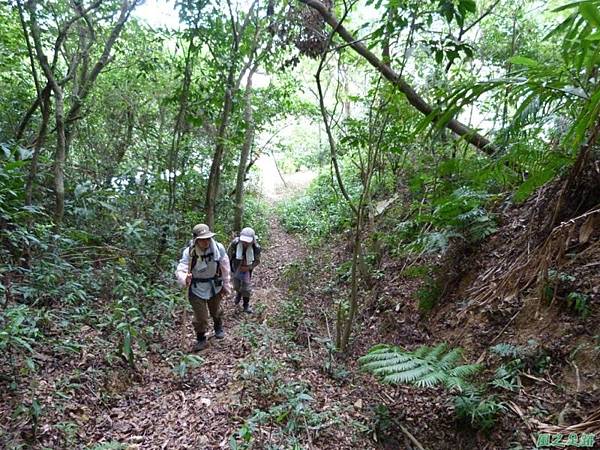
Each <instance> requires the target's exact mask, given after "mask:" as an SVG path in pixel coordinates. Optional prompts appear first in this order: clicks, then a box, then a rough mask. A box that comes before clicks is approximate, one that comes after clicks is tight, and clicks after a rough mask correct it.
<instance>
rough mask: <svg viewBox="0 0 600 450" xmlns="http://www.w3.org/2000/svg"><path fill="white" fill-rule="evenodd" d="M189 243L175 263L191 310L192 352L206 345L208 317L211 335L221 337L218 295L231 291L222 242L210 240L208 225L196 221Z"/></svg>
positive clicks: (210, 234)
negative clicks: (210, 322) (192, 312)
mask: <svg viewBox="0 0 600 450" xmlns="http://www.w3.org/2000/svg"><path fill="white" fill-rule="evenodd" d="M192 236H193V237H192V240H191V241H190V245H189V246H188V247H187V248H186V249H185V250H184V251H183V255H182V256H181V260H180V261H179V264H178V265H177V272H176V275H177V281H178V282H179V284H180V285H181V287H185V288H187V289H188V298H189V301H190V304H191V305H192V309H193V311H194V320H193V322H192V323H193V325H194V330H195V331H196V344H195V345H194V351H198V350H203V349H204V348H206V347H207V345H208V343H207V340H206V332H207V330H208V316H209V315H210V316H211V317H212V319H213V322H214V329H215V337H216V338H217V339H222V338H223V337H225V333H224V331H223V311H222V309H221V297H222V296H223V294H225V295H229V294H231V292H232V288H231V277H230V264H229V257H228V256H227V252H226V251H225V247H224V246H223V244H221V243H219V242H217V241H216V240H215V239H214V236H215V233H213V232H212V231H210V228H209V227H208V225H205V224H203V223H202V224H198V225H196V226H195V227H194V229H193V230H192Z"/></svg>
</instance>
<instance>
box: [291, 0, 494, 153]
mask: <svg viewBox="0 0 600 450" xmlns="http://www.w3.org/2000/svg"><path fill="white" fill-rule="evenodd" d="M300 2H301V3H304V4H305V5H308V6H310V7H311V8H313V9H315V10H316V11H317V12H318V13H319V14H320V15H321V17H323V19H324V20H325V22H327V23H328V24H329V25H330V26H331V27H332V28H333V29H334V30H335V32H337V33H338V34H339V35H340V36H341V37H342V39H343V40H344V41H346V43H348V44H349V46H350V47H352V48H353V49H354V51H355V52H357V53H358V54H359V55H361V56H362V57H364V58H365V59H366V60H367V61H368V62H369V63H370V64H371V65H372V66H373V67H375V68H376V69H377V70H378V71H379V72H380V73H381V74H382V75H383V76H384V77H385V78H387V79H388V80H389V81H391V82H392V83H393V84H395V85H396V86H397V87H398V89H399V90H400V91H401V92H402V93H404V95H406V99H407V100H408V102H409V103H410V104H411V105H412V106H414V107H415V108H416V109H417V110H418V111H419V112H421V113H423V114H425V115H429V114H431V113H432V112H433V111H434V109H433V107H432V106H431V105H429V103H427V102H426V101H425V100H424V99H423V98H422V97H421V96H420V95H419V94H418V93H417V92H416V91H415V90H414V89H413V88H412V86H410V85H409V84H408V83H407V82H406V81H404V79H403V78H402V77H401V76H400V75H399V74H397V73H396V72H395V71H394V70H392V69H391V68H390V67H389V66H388V65H386V64H384V63H383V62H382V61H381V60H380V59H379V58H377V56H375V54H374V53H372V52H371V51H370V50H369V49H368V48H367V47H365V46H364V45H363V44H362V42H361V41H360V40H357V39H355V38H354V36H352V35H351V34H350V32H349V31H348V30H346V28H344V27H343V26H342V25H341V23H340V22H339V21H338V19H337V18H336V17H335V16H334V15H333V13H331V12H330V11H329V10H328V9H327V6H325V5H324V4H323V3H321V2H320V1H319V0H300ZM444 125H445V126H446V127H447V128H449V129H450V130H452V131H453V132H454V133H456V134H457V135H459V136H461V137H462V138H463V139H464V140H466V141H467V142H469V143H471V144H472V145H474V146H475V147H477V148H478V149H479V150H481V151H482V152H484V153H486V154H488V155H492V154H494V153H495V152H496V150H497V149H496V148H495V146H494V145H493V144H492V143H491V142H490V141H489V140H488V139H487V138H485V137H484V136H482V135H480V134H479V133H477V132H476V131H475V130H474V129H472V128H470V127H468V126H466V125H464V124H463V123H461V122H459V121H458V120H455V119H451V120H449V121H448V122H447V123H446V124H444Z"/></svg>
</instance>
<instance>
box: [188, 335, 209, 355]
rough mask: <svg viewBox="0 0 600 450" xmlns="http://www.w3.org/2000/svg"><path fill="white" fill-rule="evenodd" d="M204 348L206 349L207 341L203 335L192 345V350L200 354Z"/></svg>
mask: <svg viewBox="0 0 600 450" xmlns="http://www.w3.org/2000/svg"><path fill="white" fill-rule="evenodd" d="M206 347H208V341H207V340H206V336H204V335H203V334H201V335H198V337H197V340H196V343H195V344H194V348H193V349H192V350H193V351H195V352H201V351H202V350H204V349H205V348H206Z"/></svg>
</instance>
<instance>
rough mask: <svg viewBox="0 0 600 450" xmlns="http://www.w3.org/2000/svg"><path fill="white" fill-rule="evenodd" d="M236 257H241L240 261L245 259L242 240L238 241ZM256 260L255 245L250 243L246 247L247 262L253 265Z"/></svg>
mask: <svg viewBox="0 0 600 450" xmlns="http://www.w3.org/2000/svg"><path fill="white" fill-rule="evenodd" d="M235 259H239V260H240V261H241V260H243V259H244V244H243V243H242V241H238V243H237V246H236V248H235ZM253 262H254V245H252V244H250V245H248V247H247V248H246V264H247V265H248V266H251V265H252V263H253Z"/></svg>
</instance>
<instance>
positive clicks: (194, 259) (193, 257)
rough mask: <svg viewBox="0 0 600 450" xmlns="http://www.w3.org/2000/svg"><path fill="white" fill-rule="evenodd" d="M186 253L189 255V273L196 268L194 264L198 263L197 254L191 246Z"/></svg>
mask: <svg viewBox="0 0 600 450" xmlns="http://www.w3.org/2000/svg"><path fill="white" fill-rule="evenodd" d="M188 252H189V255H190V267H189V270H188V272H190V273H191V272H192V270H193V269H194V267H196V263H197V262H198V254H197V253H196V252H195V251H194V246H193V245H190V247H189V250H188Z"/></svg>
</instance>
